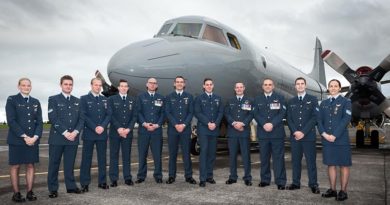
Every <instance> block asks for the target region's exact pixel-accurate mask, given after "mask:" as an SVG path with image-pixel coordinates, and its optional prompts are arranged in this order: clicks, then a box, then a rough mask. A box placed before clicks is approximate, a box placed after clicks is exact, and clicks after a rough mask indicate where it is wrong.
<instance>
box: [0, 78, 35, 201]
mask: <svg viewBox="0 0 390 205" xmlns="http://www.w3.org/2000/svg"><path fill="white" fill-rule="evenodd" d="M18 89H19V91H20V93H19V94H17V95H12V96H9V97H8V99H7V104H6V106H5V109H6V115H7V122H8V125H9V131H8V137H7V143H8V146H9V149H8V150H9V153H8V156H9V165H10V166H11V167H10V175H11V183H12V188H13V191H14V195H13V196H12V200H13V201H15V202H24V201H25V198H24V197H23V196H22V195H21V194H20V192H19V168H20V165H21V164H25V165H26V184H27V196H26V198H27V199H28V200H29V201H34V200H36V199H37V197H36V196H35V195H34V193H33V192H32V186H33V183H34V163H37V162H39V148H38V144H39V138H40V137H41V136H42V110H41V104H40V103H39V101H38V100H37V99H35V98H33V97H31V96H30V92H31V81H30V80H29V79H28V78H21V79H20V80H19V83H18Z"/></svg>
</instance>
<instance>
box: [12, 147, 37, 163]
mask: <svg viewBox="0 0 390 205" xmlns="http://www.w3.org/2000/svg"><path fill="white" fill-rule="evenodd" d="M38 162H39V146H38V145H34V146H27V145H8V164H9V165H18V164H32V163H38Z"/></svg>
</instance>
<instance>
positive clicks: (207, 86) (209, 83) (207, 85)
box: [203, 80, 214, 93]
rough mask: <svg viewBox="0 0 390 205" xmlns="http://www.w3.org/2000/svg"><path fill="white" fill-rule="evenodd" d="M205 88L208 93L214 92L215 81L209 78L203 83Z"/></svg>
mask: <svg viewBox="0 0 390 205" xmlns="http://www.w3.org/2000/svg"><path fill="white" fill-rule="evenodd" d="M203 89H204V90H205V91H206V92H208V93H212V92H213V89H214V84H213V81H211V80H208V81H206V82H204V84H203Z"/></svg>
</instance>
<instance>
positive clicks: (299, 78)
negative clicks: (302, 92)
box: [295, 77, 306, 85]
mask: <svg viewBox="0 0 390 205" xmlns="http://www.w3.org/2000/svg"><path fill="white" fill-rule="evenodd" d="M298 80H303V82H305V85H306V79H305V78H304V77H298V78H297V79H295V84H297V81H298Z"/></svg>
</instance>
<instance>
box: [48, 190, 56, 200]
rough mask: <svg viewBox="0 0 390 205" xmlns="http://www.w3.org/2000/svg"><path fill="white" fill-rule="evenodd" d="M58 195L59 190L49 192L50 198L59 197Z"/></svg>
mask: <svg viewBox="0 0 390 205" xmlns="http://www.w3.org/2000/svg"><path fill="white" fill-rule="evenodd" d="M57 197H58V192H57V191H51V192H50V194H49V198H57Z"/></svg>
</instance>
